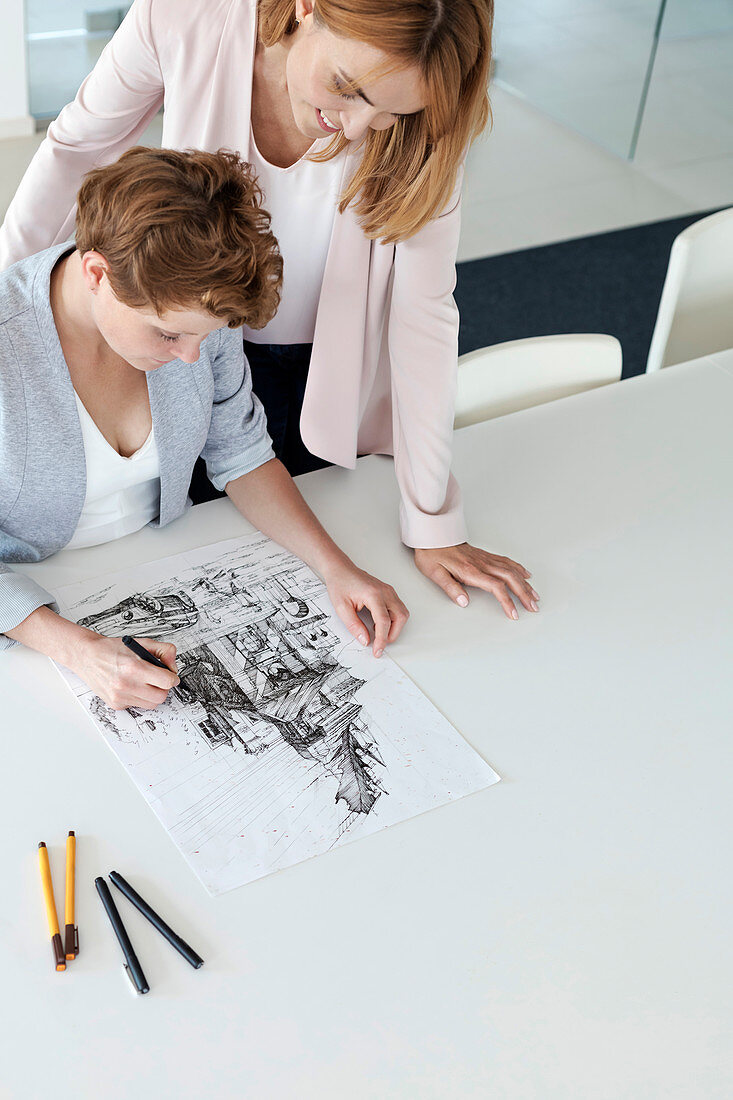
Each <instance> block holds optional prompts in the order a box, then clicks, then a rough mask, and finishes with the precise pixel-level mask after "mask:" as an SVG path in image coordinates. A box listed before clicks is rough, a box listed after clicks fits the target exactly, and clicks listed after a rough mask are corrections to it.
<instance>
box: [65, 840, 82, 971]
mask: <svg viewBox="0 0 733 1100" xmlns="http://www.w3.org/2000/svg"><path fill="white" fill-rule="evenodd" d="M75 873H76V836H75V835H74V830H73V829H69V835H68V836H67V838H66V900H65V906H64V909H65V917H64V920H65V928H64V950H65V952H66V958H67V959H75V958H76V956H77V955H78V954H79V929H78V928H77V927H76V917H75V913H74V908H75V906H74V876H75Z"/></svg>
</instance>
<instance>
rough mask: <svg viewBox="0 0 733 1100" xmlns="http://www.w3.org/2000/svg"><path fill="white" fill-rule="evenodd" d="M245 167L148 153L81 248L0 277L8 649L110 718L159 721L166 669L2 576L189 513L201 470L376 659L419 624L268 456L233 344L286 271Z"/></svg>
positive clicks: (110, 175)
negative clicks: (321, 591) (149, 715)
mask: <svg viewBox="0 0 733 1100" xmlns="http://www.w3.org/2000/svg"><path fill="white" fill-rule="evenodd" d="M260 200H261V195H260V192H259V189H258V187H257V184H256V182H255V181H254V179H253V177H252V175H251V173H250V171H249V169H248V168H247V167H246V166H245V165H244V164H243V163H242V161H241V160H240V159H239V157H238V156H236V154H234V153H227V152H223V151H222V152H219V153H204V152H195V153H194V152H188V153H183V152H177V151H173V150H151V149H143V148H135V149H131V150H129V151H128V152H127V153H125V154H124V155H123V156H122V157H121V158H120V159H119V160H118V161H117V162H116V163H115V164H111V165H108V166H106V167H103V168H98V169H95V170H94V171H92V172H90V173H89V175H88V176H87V177H86V179H85V181H84V184H83V186H82V188H81V190H80V192H79V196H78V221H77V232H76V242H75V244H74V242H67V243H65V244H62V245H56V246H54V247H53V248H50V249H48V250H46V251H45V252H41V253H38V254H37V255H35V256H32V257H30V258H29V259H27V260H23V261H21V262H20V263H17V264H15V265H14V266H13V267H11V268H10V269H9V270H8V271H6V272H5V273H3V274H2V275H0V632H1V633H0V648H5V647H7V646H9V645H11V644H13V643H14V642H21V643H23V644H24V645H27V646H29V647H30V648H31V649H35V650H38V651H40V652H41V653H45V654H47V655H48V656H50V657H53V658H55V659H56V660H59V661H60V662H62V663H63V664H64V665H66V666H67V667H68V668H70V669H72V670H73V671H74V672H76V673H77V675H79V676H80V677H81V678H82V679H83V680H84V681H85V682H86V683H87V684H88V685H89V686H90V687H91V688H92V689H93V690H94V691H95V692H96V693H97V694H98V695H99V696H101V698H102V699H104V700H105V702H107V703H108V704H110V705H111V706H113V707H116V708H123V707H128V706H137V707H154V706H157V705H158V704H159V703H161V702H162V701H163V700H164V699H165V697H166V695H167V693H168V691H169V690H170V688H172V687H173V686H175V684H176V683H177V682H178V678H177V676H176V673H175V647H174V646H173V645H171V644H170V643H165V642H160V641H154V640H152V639H142V641H143V643H144V645H145V646H146V647H147V648H148V649H149V650H150V651H151V652H152V653H153V654H155V655H156V656H157V657H158V658H159V659H160V660H161V661H163V662H164V663H165V664H166V665H168V666H169V668H170V671H168V670H167V669H159V668H157V667H155V666H153V665H151V664H149V663H147V662H144V661H142V660H141V659H140V658H139V657H136V656H135V655H134V654H133V653H131V652H130V651H129V650H128V649H127V648H125V647H124V646H123V644H122V642H121V641H120V640H119V639H116V638H105V637H102V636H101V635H99V634H96V633H94V632H93V631H90V630H87V629H85V628H84V627H81V626H78V625H77V624H75V623H71V622H69V621H67V620H65V619H63V618H62V617H61V616H60V615H58V614H57V613H56V612H55V611H54V610H53V596H52V595H51V594H50V593H48V592H46V591H45V590H44V589H43V588H41V587H40V585H38V584H36V583H35V582H34V581H33V580H31V579H30V578H29V577H27V576H24V575H23V574H22V573H19V572H17V571H15V570H13V569H11V568H10V565H9V563H18V562H33V561H40V560H41V559H43V558H46V557H48V556H49V555H50V554H53V553H55V552H56V551H58V550H61V549H62V548H64V547H80V546H91V545H94V544H97V543H101V542H105V541H108V540H110V539H114V538H119V537H121V536H123V535H127V534H130V533H131V532H132V531H136V530H138V529H139V528H141V527H143V526H144V525H145V524H147V523H150V524H152V525H153V526H164V525H165V524H167V523H170V522H171V521H172V520H174V519H176V518H177V517H178V516H180V515H181V513H182V512H183V511H184V509H185V508H186V507H187V505H188V503H189V501H188V498H187V490H188V486H189V483H190V479H191V470H192V469H193V465H194V462H195V461H196V458H197V456H198V455H199V454H200V453H203V455H204V458H205V460H206V463H207V468H208V473H209V476H210V478H211V479H212V481H213V482H214V484H215V485H216V486H217V488H221V489H225V490H226V492H227V494H228V495H229V497H230V498H231V500H232V501H233V502H234V504H235V505H236V507H237V508H238V509H239V511H240V512H241V513H242V515H243V516H245V517H246V518H247V519H248V520H249V521H250V522H251V523H253V524H254V525H255V526H256V527H258V528H259V529H260V530H261V531H263V532H264V533H265V534H267V535H269V536H270V537H272V538H273V539H275V540H276V541H277V542H279V543H280V544H281V545H282V546H285V547H286V548H287V549H289V550H291V551H292V552H293V553H295V554H297V555H299V556H300V557H301V558H302V559H303V560H304V561H306V562H307V563H308V564H309V565H310V566H311V567H312V568H313V569H314V570H316V571H317V572H318V573H319V574H320V576H321V577H322V578H323V579H324V581H325V583H326V585H327V587H328V592H329V596H330V598H331V601H332V603H333V605H334V608H335V609H336V612H337V613H338V615H339V616H340V618H341V619H342V620H343V622H344V623H345V624H346V626H347V627H348V628H349V630H350V631H351V633H352V634H353V635H354V637H356V638H358V639H359V640H360V641H361V642H362V644H364V645H366V644H368V641H369V637H368V634H367V632H366V628H365V627H364V625H363V623H362V621H361V619H360V618H359V616H358V614H357V612H358V611H359V610H360V609H361V608H363V607H366V608H368V610H369V611H370V612H371V614H372V616H373V619H374V623H375V632H374V654H375V656H380V655H381V653H382V651H383V649H384V646H385V645H386V644H387V643H388V642H391V641H393V640H394V639H395V638H396V637H397V635H398V634H399V632H400V630H401V629H402V626H403V625H404V623H405V621H406V619H407V611H406V609H405V607H404V605H403V604H402V602H401V600H400V599H399V598H398V596H397V595H396V593H395V592H394V590H393V589H392V588H391V587H390V586H389V585H386V584H384V583H382V582H381V581H379V580H377V579H376V578H374V577H371V576H369V574H367V573H364V572H363V571H362V570H360V569H357V567H356V566H355V565H354V564H353V562H351V561H350V560H349V558H347V557H346V555H345V554H344V553H342V552H341V551H340V550H339V549H338V547H337V546H336V545H335V543H334V542H333V541H332V540H331V539H330V538H329V536H328V535H327V534H326V532H325V531H324V530H323V528H322V527H321V526H320V524H319V523H318V521H317V520H316V518H315V516H314V515H313V514H312V512H311V511H310V510H309V509H308V507H307V505H306V504H305V501H304V500H303V498H302V497H301V495H300V493H299V492H298V490H297V489H296V487H295V485H294V483H293V481H292V478H291V477H290V475H289V474H288V473H287V471H286V470H285V468H284V467H283V466H282V465H281V463H280V462H279V460H278V459H276V458H275V457H274V455H273V451H272V448H271V443H270V438H269V436H268V434H267V426H266V422H265V415H264V412H263V409H262V406H261V405H260V403H259V401H258V400H257V398H256V397H254V396H253V394H252V388H251V381H250V374H249V367H248V365H247V362H246V360H245V358H244V354H243V350H242V334H241V331H239V330H240V327H241V326H242V325H243V324H247V325H248V326H250V327H253V328H257V327H261V326H263V325H265V324H267V322H268V321H269V320H270V319H271V318H272V316H273V315H274V313H275V311H276V309H277V305H278V300H279V291H280V285H281V278H282V260H281V258H280V255H279V251H278V247H277V242H276V240H275V238H274V236H273V234H272V232H271V231H270V219H269V215H268V214H267V212H266V211H265V210H263V209H262V207H261V205H260Z"/></svg>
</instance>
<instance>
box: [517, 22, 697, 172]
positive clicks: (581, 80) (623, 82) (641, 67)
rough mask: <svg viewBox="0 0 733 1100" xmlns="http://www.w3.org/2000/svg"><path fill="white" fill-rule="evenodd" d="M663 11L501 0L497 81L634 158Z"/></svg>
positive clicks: (614, 150)
mask: <svg viewBox="0 0 733 1100" xmlns="http://www.w3.org/2000/svg"><path fill="white" fill-rule="evenodd" d="M703 2H704V0H703ZM664 7H665V0H496V34H495V56H496V62H495V66H496V67H495V79H496V80H497V82H498V83H500V84H501V85H503V86H504V87H506V88H507V89H508V90H509V91H511V92H514V93H515V94H517V95H519V96H521V97H522V98H524V99H526V100H528V101H529V102H530V103H531V104H532V105H533V106H535V107H538V108H540V109H541V110H543V111H546V112H547V114H549V115H552V117H553V118H556V119H557V120H558V121H559V122H562V123H565V124H566V125H568V126H570V127H572V129H574V130H578V131H579V132H580V133H582V134H585V135H586V136H587V137H589V138H592V139H593V140H594V141H597V142H598V143H599V144H600V145H603V146H605V147H606V148H607V149H611V150H612V151H613V152H615V153H620V154H621V155H622V156H624V157H629V156H633V153H634V148H635V145H636V140H637V137H638V132H639V125H640V121H641V118H642V115H643V109H644V102H645V98H646V92H647V87H648V82H649V78H650V75H651V71H652V67H653V63H654V54H655V50H656V44H657V39H658V35H659V29H660V24H661V21H662V16H663V14H664Z"/></svg>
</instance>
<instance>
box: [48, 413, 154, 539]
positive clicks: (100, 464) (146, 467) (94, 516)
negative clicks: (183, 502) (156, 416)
mask: <svg viewBox="0 0 733 1100" xmlns="http://www.w3.org/2000/svg"><path fill="white" fill-rule="evenodd" d="M74 397H75V398H76V407H77V409H78V411H79V421H80V423H81V434H82V438H83V440H84V457H85V459H86V464H87V492H86V497H85V498H84V507H83V508H82V512H81V515H80V517H79V523H78V524H77V527H76V531H75V532H74V534H73V536H72V539H71V542H70V543H69V544H68V546H69V548H70V549H78V548H79V547H81V546H96V545H97V544H98V543H100V542H110V541H111V540H112V539H120V538H122V536H123V535H130V534H132V532H133V531H139V530H140V528H141V527H144V526H145V524H146V523H150V521H151V520H152V519H155V517H156V516H157V515H158V513H159V511H160V461H159V459H158V447H157V444H156V442H155V437H154V435H153V429H152V428H151V429H150V435H149V436H148V438H147V439H146V440H145V442H144V443H143V445H142V447H140V449H139V450H138V451H135V453H134V454H133V455H130V457H129V458H124V457H123V456H122V455H121V454H119V452H118V451H116V450H115V449H114V447H113V446H112V445H111V444H110V443H108V442H107V440H106V439H105V438H104V436H103V435H102V433H101V432H100V430H99V428H98V427H97V425H96V424H95V423H94V421H93V420H92V418H91V416H90V415H89V413H88V412H87V410H86V409H85V407H84V405H83V404H82V402H81V401H80V400H79V395H78V394H77V393H75V394H74Z"/></svg>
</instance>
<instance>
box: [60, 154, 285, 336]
mask: <svg viewBox="0 0 733 1100" xmlns="http://www.w3.org/2000/svg"><path fill="white" fill-rule="evenodd" d="M262 197H263V196H262V192H261V190H260V188H259V186H258V184H257V181H256V179H255V177H254V175H253V173H252V170H251V168H250V167H249V166H248V165H246V164H245V163H244V162H243V161H242V160H241V159H240V158H239V157H238V156H237V154H236V153H232V152H229V151H227V150H224V149H220V150H219V152H218V153H203V152H194V151H191V150H189V151H187V152H179V151H178V150H175V149H147V148H144V147H143V146H136V147H135V148H133V149H129V150H128V151H127V152H126V153H123V155H122V156H121V157H120V158H119V160H117V161H115V163H114V164H108V165H105V166H104V167H102V168H95V169H93V170H92V171H91V172H89V173H88V174H87V175H86V176H85V178H84V182H83V184H82V186H81V189H80V191H79V195H78V198H77V203H78V209H77V222H76V247H77V248H78V250H79V252H80V253H82V255H83V254H84V253H85V252H89V251H95V252H100V253H101V254H102V255H103V256H104V258H105V259H106V261H107V263H108V265H109V281H110V285H111V287H112V290H113V291H114V293H115V294H116V295H117V297H118V298H119V299H120V301H122V302H124V304H125V305H128V306H132V307H133V308H134V309H141V308H144V307H145V306H152V307H153V308H154V309H155V311H156V312H157V313H163V312H164V311H165V310H166V309H172V308H184V309H185V308H188V309H191V308H200V309H204V310H205V311H206V312H207V313H211V314H212V315H213V316H214V317H219V318H221V319H222V320H223V321H226V323H227V324H228V325H229V328H238V327H239V326H240V325H243V324H246V325H249V326H250V328H263V327H264V326H265V325H266V324H267V322H268V321H270V320H271V319H272V317H274V315H275V313H276V311H277V307H278V305H279V302H280V287H281V284H282V258H281V256H280V251H279V249H278V244H277V241H276V240H275V237H274V235H273V233H272V231H271V230H270V215H269V214H268V213H267V211H266V210H264V209H263V208H262V205H261V203H262Z"/></svg>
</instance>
